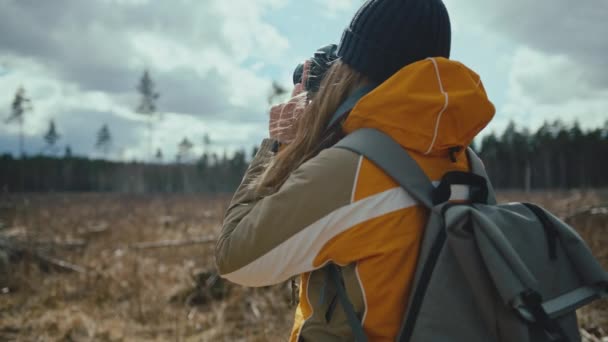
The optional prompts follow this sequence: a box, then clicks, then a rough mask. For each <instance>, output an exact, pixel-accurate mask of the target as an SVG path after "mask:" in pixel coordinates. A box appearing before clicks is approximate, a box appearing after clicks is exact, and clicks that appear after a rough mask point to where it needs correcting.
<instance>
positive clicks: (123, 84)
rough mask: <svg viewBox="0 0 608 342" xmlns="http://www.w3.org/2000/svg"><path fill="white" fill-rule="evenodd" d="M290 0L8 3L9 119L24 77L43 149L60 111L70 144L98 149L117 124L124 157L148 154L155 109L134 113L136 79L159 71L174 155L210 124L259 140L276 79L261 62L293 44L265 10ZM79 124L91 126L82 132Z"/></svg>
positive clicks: (0, 46) (1, 21)
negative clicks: (104, 128) (104, 132)
mask: <svg viewBox="0 0 608 342" xmlns="http://www.w3.org/2000/svg"><path fill="white" fill-rule="evenodd" d="M285 3H286V0H231V1H223V0H209V1H192V0H183V1H176V2H161V1H145V0H97V1H87V2H82V1H76V0H58V1H56V2H53V3H47V2H44V3H40V2H37V1H19V2H17V1H12V2H1V3H0V31H2V32H6V33H7V34H3V35H2V36H0V65H1V66H2V67H1V68H0V93H2V94H5V95H4V96H3V97H1V98H0V108H1V109H0V114H2V115H0V116H4V115H3V113H2V111H3V110H4V109H5V110H7V111H8V109H9V107H10V101H12V96H13V94H14V93H15V90H16V89H17V87H18V86H19V85H21V84H23V85H24V86H25V87H26V90H27V92H28V94H29V96H30V97H31V98H32V101H33V103H34V106H35V109H34V111H32V112H31V113H28V114H29V115H28V119H27V125H26V132H25V133H26V135H27V136H28V140H30V141H32V143H31V146H36V145H37V144H40V142H38V143H35V142H36V141H39V140H41V139H40V138H39V137H41V136H42V134H44V131H45V130H46V129H47V127H48V122H49V120H50V119H51V118H53V119H55V120H56V121H57V125H58V128H59V129H60V130H63V132H62V133H63V135H64V137H63V139H62V143H70V144H72V145H79V146H82V149H80V151H81V152H92V151H91V150H92V148H93V147H92V145H93V143H91V141H92V140H93V139H94V138H92V137H91V136H94V131H95V130H97V129H98V127H100V126H101V124H102V123H104V122H107V123H108V124H109V125H110V126H114V127H111V129H112V128H113V130H114V131H116V132H115V136H116V140H117V142H116V143H115V145H116V146H115V154H114V156H115V157H120V156H121V157H124V158H142V157H144V156H146V154H147V153H146V151H147V143H146V142H147V138H145V137H147V133H146V130H145V125H144V124H143V119H144V118H143V117H141V116H139V115H137V114H135V113H134V110H133V109H134V108H135V106H136V105H137V101H138V98H137V94H136V92H135V90H134V88H135V84H136V82H137V80H138V78H139V77H140V75H141V72H142V70H143V69H144V68H149V69H150V71H151V74H152V77H153V79H154V80H155V82H156V85H157V88H158V89H159V91H160V93H161V98H160V99H159V103H158V107H159V110H160V111H161V112H163V113H164V119H163V120H162V121H161V122H160V123H158V124H157V125H156V126H157V127H156V129H155V131H156V133H155V135H154V137H155V142H154V144H155V146H156V145H158V146H165V148H164V149H166V150H167V151H165V154H166V155H170V154H174V153H173V151H175V150H176V147H177V144H178V142H179V140H181V139H182V138H183V137H184V136H188V137H189V138H190V139H191V140H192V141H194V142H195V143H196V142H197V141H198V140H200V139H198V140H197V138H196V136H202V135H203V133H204V132H210V133H211V135H212V137H213V136H218V139H215V140H216V141H217V144H216V145H215V146H216V148H217V150H218V151H222V150H223V149H227V150H229V151H232V150H235V149H236V148H237V147H238V146H251V145H252V144H254V143H256V142H257V141H258V139H260V138H261V137H263V136H264V134H265V133H266V129H267V128H266V126H267V123H266V121H265V120H266V116H265V112H266V110H267V108H266V107H267V104H266V96H267V92H268V89H269V88H270V79H269V78H268V76H265V75H263V74H261V69H263V66H272V65H273V64H275V65H278V64H281V63H282V62H283V61H282V60H281V59H282V57H283V56H284V55H285V54H286V53H287V51H288V49H289V41H288V39H287V38H286V37H284V36H283V35H282V34H281V33H280V32H278V30H277V29H276V28H274V27H273V26H272V25H270V24H268V23H267V22H266V20H265V18H264V17H265V15H266V14H267V13H268V11H270V10H274V9H277V8H280V7H281V6H284V5H285ZM259 61H263V62H264V64H263V66H260V64H259ZM256 63H257V65H258V66H257V67H256V68H248V67H246V65H251V64H254V65H255V64H256ZM75 116H78V117H75ZM83 117H86V120H83ZM74 122H78V123H79V124H80V125H88V126H90V127H86V129H85V128H84V127H83V128H82V129H80V130H78V127H77V126H75V125H74V124H73V123H74ZM116 126H120V127H116ZM73 130H75V131H73ZM83 130H86V131H87V132H88V133H87V134H84V133H83V132H82V131H83ZM15 134H17V127H16V126H14V125H4V124H3V125H1V126H0V135H5V136H6V135H11V136H14V135H15ZM118 135H121V137H119V136H118ZM219 136H225V137H226V138H225V139H219ZM15 139H16V137H15ZM85 140H86V141H85ZM3 141H4V140H3ZM121 144H122V145H123V146H118V145H121ZM7 150H13V151H14V146H0V152H3V151H7ZM35 151H36V148H34V147H32V149H30V152H35Z"/></svg>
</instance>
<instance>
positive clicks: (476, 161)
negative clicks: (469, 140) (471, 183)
mask: <svg viewBox="0 0 608 342" xmlns="http://www.w3.org/2000/svg"><path fill="white" fill-rule="evenodd" d="M467 156H468V157H469V165H470V167H471V172H473V173H474V174H476V175H478V176H481V177H483V178H485V179H486V184H487V187H488V199H487V203H488V204H490V205H495V204H496V193H495V192H494V188H493V187H492V183H490V178H489V177H488V174H487V172H486V168H485V166H484V165H483V162H482V161H481V159H480V158H479V157H478V156H477V154H476V153H475V152H474V151H473V150H472V149H471V148H470V147H469V148H467Z"/></svg>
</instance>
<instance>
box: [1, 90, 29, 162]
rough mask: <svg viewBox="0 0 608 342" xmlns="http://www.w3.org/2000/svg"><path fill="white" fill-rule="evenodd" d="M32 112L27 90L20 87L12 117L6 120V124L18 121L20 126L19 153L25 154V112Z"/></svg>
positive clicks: (13, 106) (14, 101)
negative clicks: (26, 93) (26, 94)
mask: <svg viewBox="0 0 608 342" xmlns="http://www.w3.org/2000/svg"><path fill="white" fill-rule="evenodd" d="M31 110H32V101H31V100H30V99H28V98H27V97H26V96H25V88H23V87H19V88H18V89H17V92H16V93H15V98H14V99H13V103H12V104H11V115H10V116H9V117H8V118H7V119H6V123H11V122H14V121H16V122H17V123H18V124H19V153H20V155H21V156H23V155H24V154H25V146H24V141H23V140H24V139H23V125H24V122H25V112H27V111H31Z"/></svg>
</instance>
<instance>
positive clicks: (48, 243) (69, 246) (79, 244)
mask: <svg viewBox="0 0 608 342" xmlns="http://www.w3.org/2000/svg"><path fill="white" fill-rule="evenodd" d="M27 243H28V244H30V245H33V246H36V247H46V248H61V249H64V250H74V249H81V248H85V247H86V246H87V241H86V240H71V241H52V240H39V241H29V242H27Z"/></svg>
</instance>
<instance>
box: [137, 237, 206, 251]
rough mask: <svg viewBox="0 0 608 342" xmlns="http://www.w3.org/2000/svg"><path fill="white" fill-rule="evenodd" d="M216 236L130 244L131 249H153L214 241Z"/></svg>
mask: <svg viewBox="0 0 608 342" xmlns="http://www.w3.org/2000/svg"><path fill="white" fill-rule="evenodd" d="M216 240H217V238H216V237H215V236H201V237H196V238H191V239H188V240H162V241H153V242H139V243H136V244H133V245H131V248H133V249H154V248H167V247H181V246H189V245H198V244H204V243H211V242H215V241H216Z"/></svg>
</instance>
